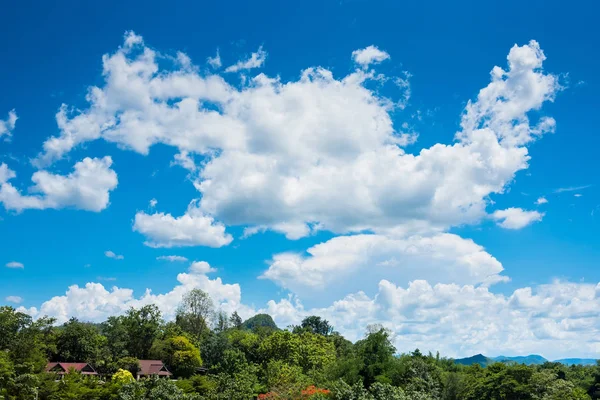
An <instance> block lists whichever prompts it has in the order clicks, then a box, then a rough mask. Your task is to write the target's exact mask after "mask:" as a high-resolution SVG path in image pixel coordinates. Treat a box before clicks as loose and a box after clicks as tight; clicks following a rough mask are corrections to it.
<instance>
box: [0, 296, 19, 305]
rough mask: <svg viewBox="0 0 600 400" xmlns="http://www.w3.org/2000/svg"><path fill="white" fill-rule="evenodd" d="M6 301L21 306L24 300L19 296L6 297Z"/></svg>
mask: <svg viewBox="0 0 600 400" xmlns="http://www.w3.org/2000/svg"><path fill="white" fill-rule="evenodd" d="M4 301H7V302H9V303H15V304H20V303H21V302H22V301H23V298H22V297H19V296H6V297H5V298H4Z"/></svg>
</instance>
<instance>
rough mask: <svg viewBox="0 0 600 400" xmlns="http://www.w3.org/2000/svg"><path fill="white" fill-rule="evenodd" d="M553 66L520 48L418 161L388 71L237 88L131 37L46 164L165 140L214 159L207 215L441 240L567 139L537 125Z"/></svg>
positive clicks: (47, 149) (546, 122)
mask: <svg viewBox="0 0 600 400" xmlns="http://www.w3.org/2000/svg"><path fill="white" fill-rule="evenodd" d="M544 59H545V56H544V53H543V52H542V50H541V49H540V47H539V45H538V43H537V42H535V41H532V42H530V43H529V44H527V45H524V46H516V45H515V46H514V47H513V48H512V49H511V50H510V53H509V55H508V67H507V68H506V69H502V68H500V67H494V69H493V70H492V73H491V82H490V83H489V84H488V85H487V86H486V87H484V88H483V89H482V90H481V91H480V92H479V94H478V96H477V99H476V100H475V101H470V102H469V103H468V104H467V106H466V109H465V112H464V115H463V117H462V121H461V129H460V130H459V132H457V133H456V137H455V138H456V141H455V143H453V144H448V145H446V144H436V145H434V146H432V147H429V148H423V149H421V150H420V151H418V152H415V153H409V152H407V151H406V150H404V147H405V146H406V145H407V144H409V143H412V142H414V140H415V137H414V136H413V135H411V134H409V133H405V132H403V131H402V129H400V128H396V127H395V126H394V123H393V122H392V118H391V111H392V110H393V109H395V106H394V104H396V101H395V100H394V99H388V98H385V97H383V96H381V95H380V94H379V93H378V92H377V91H376V90H374V89H370V88H369V83H370V82H372V81H374V80H381V79H383V78H382V74H375V73H374V72H367V71H363V70H362V69H361V68H358V69H357V70H354V71H351V72H350V73H348V74H347V75H346V76H341V77H336V76H334V74H333V73H332V72H331V71H329V70H327V69H325V68H322V67H314V68H307V69H306V70H304V71H303V72H302V73H301V75H300V78H299V79H298V80H295V81H287V82H283V81H281V80H280V79H279V78H272V77H268V76H266V75H264V74H259V75H256V76H255V77H254V78H251V79H249V80H248V81H247V83H246V84H243V85H241V86H239V87H238V86H233V85H230V84H229V83H227V81H226V80H225V79H224V78H223V77H221V76H219V75H213V74H208V75H201V73H200V72H198V69H197V68H196V69H194V68H189V67H185V68H184V67H178V65H179V64H176V65H173V69H169V70H164V69H161V68H160V67H159V62H158V61H159V55H158V54H157V53H156V52H155V51H153V50H152V49H151V48H149V47H147V46H146V45H145V44H144V42H143V40H142V38H141V37H139V36H136V35H135V34H133V33H129V34H128V35H127V36H126V39H125V44H124V45H123V46H122V47H121V48H120V49H119V50H117V51H116V52H115V53H112V54H107V55H105V56H104V58H103V64H104V74H103V75H104V84H103V85H102V86H101V87H92V88H90V89H89V93H88V101H89V103H90V104H89V107H88V108H87V109H84V110H83V111H77V112H75V113H71V112H69V110H70V108H69V107H67V106H63V107H62V108H61V109H60V111H59V113H58V115H57V121H58V124H59V128H60V131H61V133H60V135H59V136H57V137H53V138H50V139H48V140H47V141H46V142H45V143H44V150H43V152H42V153H41V154H40V155H39V157H38V158H37V162H38V163H41V164H45V163H49V162H52V161H53V160H56V159H58V158H60V157H62V156H63V155H64V154H66V153H67V152H68V151H69V150H71V149H72V148H73V147H75V146H77V145H80V144H82V143H84V142H86V141H90V140H95V139H99V138H103V139H105V140H107V141H110V142H114V143H117V144H118V145H119V146H120V147H122V148H129V149H132V150H134V151H137V152H139V153H142V154H146V153H148V151H149V149H150V147H151V146H152V145H153V144H155V143H165V144H167V145H171V146H174V147H176V148H177V149H178V150H179V152H180V154H182V155H186V157H185V158H186V160H188V161H189V160H193V158H192V156H193V155H199V156H202V160H203V161H202V163H201V164H195V166H196V167H197V171H196V174H197V180H196V183H195V186H196V188H197V189H198V190H199V191H200V193H201V200H200V201H199V204H198V211H199V212H201V213H202V215H203V216H211V217H212V218H215V220H218V221H220V222H222V223H224V224H226V225H248V226H251V227H264V228H266V229H273V230H276V231H280V232H283V233H285V234H286V235H287V236H288V237H290V238H296V237H300V236H305V235H309V234H310V233H311V232H313V230H314V228H315V227H318V229H325V230H330V231H333V232H336V233H349V232H357V231H364V230H372V231H377V232H383V231H386V230H390V229H394V230H396V231H399V230H402V231H405V232H411V233H424V232H435V231H440V230H444V229H448V228H449V227H451V226H455V225H462V224H468V223H476V222H478V221H480V220H481V219H482V218H484V217H485V216H486V210H485V209H486V207H487V206H488V202H487V199H488V196H489V195H490V194H493V193H502V192H503V191H504V190H505V189H506V186H507V185H508V184H509V183H510V182H511V181H512V180H513V179H514V177H515V174H516V172H518V171H519V170H522V169H525V168H527V165H528V162H529V155H528V150H527V147H526V145H528V144H530V143H531V142H532V141H533V140H535V139H536V138H538V137H540V136H541V135H543V134H544V133H546V132H551V131H553V130H554V127H555V123H554V120H553V119H552V118H550V117H545V116H539V115H537V114H536V115H535V116H534V118H533V122H532V121H531V119H530V116H529V114H530V112H533V111H537V110H539V109H540V108H541V106H542V104H543V103H544V102H545V101H552V100H553V99H554V96H555V94H556V92H557V91H558V90H560V86H559V83H558V80H557V78H556V76H554V75H551V74H547V73H545V72H544V71H543V70H542V63H543V61H544ZM384 78H385V79H394V77H384ZM223 132H227V134H226V135H224V134H223ZM159 217H160V215H159Z"/></svg>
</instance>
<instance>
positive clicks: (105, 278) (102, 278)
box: [96, 276, 117, 282]
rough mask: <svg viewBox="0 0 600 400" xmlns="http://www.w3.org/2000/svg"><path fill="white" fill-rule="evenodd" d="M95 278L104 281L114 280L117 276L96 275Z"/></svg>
mask: <svg viewBox="0 0 600 400" xmlns="http://www.w3.org/2000/svg"><path fill="white" fill-rule="evenodd" d="M96 279H97V280H99V281H106V282H114V281H116V280H117V278H113V277H106V276H97V277H96Z"/></svg>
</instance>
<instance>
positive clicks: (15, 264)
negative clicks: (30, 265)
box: [6, 261, 25, 269]
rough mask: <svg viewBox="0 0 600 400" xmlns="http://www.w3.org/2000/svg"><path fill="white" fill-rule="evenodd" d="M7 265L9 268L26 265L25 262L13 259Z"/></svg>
mask: <svg viewBox="0 0 600 400" xmlns="http://www.w3.org/2000/svg"><path fill="white" fill-rule="evenodd" d="M6 267H7V268H21V269H23V268H25V266H24V265H23V263H20V262H18V261H11V262H9V263H6Z"/></svg>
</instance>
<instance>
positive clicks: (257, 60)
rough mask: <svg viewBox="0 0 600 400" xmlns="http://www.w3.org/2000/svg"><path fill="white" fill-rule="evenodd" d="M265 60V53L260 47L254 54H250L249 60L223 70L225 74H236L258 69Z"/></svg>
mask: <svg viewBox="0 0 600 400" xmlns="http://www.w3.org/2000/svg"><path fill="white" fill-rule="evenodd" d="M266 59H267V52H266V51H264V50H263V48H262V46H260V47H259V48H258V51H257V52H256V53H252V55H251V56H250V58H249V59H247V60H240V61H238V62H237V63H235V64H233V65H230V66H229V67H227V68H225V72H238V71H241V70H243V69H252V68H260V67H262V65H263V64H264V63H265V61H266Z"/></svg>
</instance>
